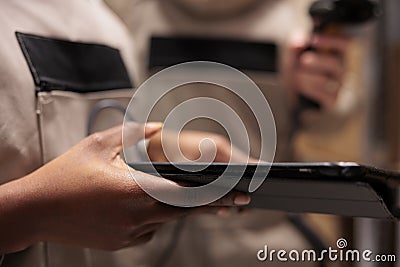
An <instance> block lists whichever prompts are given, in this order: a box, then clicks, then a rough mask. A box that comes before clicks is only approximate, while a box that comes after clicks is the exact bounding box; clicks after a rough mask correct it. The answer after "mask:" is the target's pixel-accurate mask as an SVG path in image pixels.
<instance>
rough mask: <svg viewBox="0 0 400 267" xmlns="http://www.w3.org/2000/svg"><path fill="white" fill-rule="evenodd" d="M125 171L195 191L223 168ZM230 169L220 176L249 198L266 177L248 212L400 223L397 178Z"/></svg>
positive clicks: (341, 169) (313, 166)
mask: <svg viewBox="0 0 400 267" xmlns="http://www.w3.org/2000/svg"><path fill="white" fill-rule="evenodd" d="M174 165H175V166H174ZM130 166H131V167H133V168H134V169H136V170H139V171H143V172H146V173H149V174H154V175H158V176H162V177H164V178H167V179H170V180H174V181H186V182H190V183H193V185H200V184H206V183H210V182H212V181H214V180H215V179H217V178H218V177H219V176H220V175H221V174H222V173H223V172H224V171H225V170H226V168H227V166H228V164H227V163H212V164H208V163H195V164H193V163H174V164H171V163H155V162H154V163H151V162H146V163H131V164H130ZM179 166H182V167H183V168H180V167H179ZM229 166H230V168H229V170H230V171H229V172H227V173H225V174H224V175H227V176H228V177H230V176H231V177H237V176H238V175H240V176H241V179H240V181H239V182H238V184H237V185H236V186H235V189H236V190H238V191H242V192H248V185H249V183H250V181H251V179H252V177H253V174H254V171H255V169H256V167H257V166H259V168H260V169H259V170H258V171H257V173H258V175H260V170H261V175H265V176H267V179H265V181H264V182H263V184H262V185H261V186H260V187H259V188H258V189H257V190H256V191H255V192H253V193H251V196H252V200H251V203H250V204H249V207H254V208H262V209H273V210H283V211H288V212H295V213H326V214H335V215H341V216H349V217H369V218H381V219H383V218H385V219H397V218H400V209H399V201H398V197H397V195H398V194H397V193H398V188H399V185H400V173H398V172H393V171H387V170H381V169H377V168H374V167H368V166H363V165H359V164H357V163H351V162H318V163H273V164H272V165H271V166H270V165H268V164H236V163H233V164H232V163H230V164H229ZM244 167H245V171H244V173H243V171H242V170H243V168H244ZM269 167H271V168H270V171H269V172H268V170H269ZM182 169H184V170H182ZM191 169H193V170H198V169H202V170H200V171H191ZM155 170H156V171H157V172H155Z"/></svg>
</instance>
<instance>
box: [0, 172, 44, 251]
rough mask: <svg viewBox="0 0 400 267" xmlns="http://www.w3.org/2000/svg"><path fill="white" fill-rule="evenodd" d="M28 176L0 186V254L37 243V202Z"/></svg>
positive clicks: (38, 231) (38, 215)
mask: <svg viewBox="0 0 400 267" xmlns="http://www.w3.org/2000/svg"><path fill="white" fill-rule="evenodd" d="M32 185H33V182H32V181H29V176H27V177H23V178H20V179H18V180H14V181H11V182H9V183H6V184H4V185H1V186H0V214H1V216H0V236H2V238H1V240H0V254H2V253H9V252H16V251H20V250H23V249H25V248H27V247H28V246H30V245H32V244H34V243H35V242H37V241H38V240H40V234H41V230H40V219H41V218H40V212H38V211H39V210H40V208H39V203H40V200H39V199H37V195H38V194H36V192H35V188H34V187H33V186H32Z"/></svg>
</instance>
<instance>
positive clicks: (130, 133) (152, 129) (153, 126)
mask: <svg viewBox="0 0 400 267" xmlns="http://www.w3.org/2000/svg"><path fill="white" fill-rule="evenodd" d="M162 126H163V124H162V123H161V122H148V123H146V124H145V125H143V124H137V123H135V122H128V123H125V124H124V129H123V130H124V132H123V135H124V145H125V146H127V147H129V146H132V145H134V144H136V143H137V142H139V141H140V140H142V139H144V138H150V137H152V136H153V135H155V134H156V133H157V132H159V131H160V130H161V128H162ZM119 144H120V145H122V138H121V139H120V143H119Z"/></svg>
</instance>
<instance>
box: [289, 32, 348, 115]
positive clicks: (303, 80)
mask: <svg viewBox="0 0 400 267" xmlns="http://www.w3.org/2000/svg"><path fill="white" fill-rule="evenodd" d="M310 45H311V46H312V47H313V48H315V51H304V50H305V48H307V47H308V46H310ZM349 46H350V40H349V39H348V38H346V37H343V36H333V35H315V36H313V37H312V39H311V41H309V40H307V39H306V37H305V36H302V35H298V34H296V35H294V36H293V37H292V38H291V39H290V41H289V48H290V54H291V64H290V68H289V76H290V77H289V80H290V81H291V84H290V87H291V88H292V90H293V91H294V92H295V93H297V94H302V95H304V96H306V97H308V98H310V99H312V100H314V101H316V102H318V103H320V104H321V106H322V107H323V108H324V109H330V108H332V107H333V106H334V104H335V103H336V100H337V98H338V95H339V91H340V88H341V87H342V85H343V80H344V74H345V58H346V52H347V51H348V49H349Z"/></svg>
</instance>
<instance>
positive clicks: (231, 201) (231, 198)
mask: <svg viewBox="0 0 400 267" xmlns="http://www.w3.org/2000/svg"><path fill="white" fill-rule="evenodd" d="M250 201H251V198H250V196H249V195H248V194H245V193H241V192H236V191H232V192H229V193H228V194H227V195H225V196H224V197H222V198H220V199H218V200H216V201H214V202H213V203H210V204H209V206H215V207H229V206H232V207H235V206H246V205H248V204H249V203H250Z"/></svg>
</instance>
